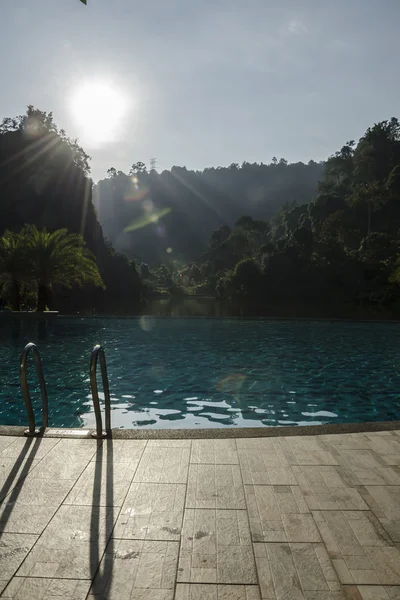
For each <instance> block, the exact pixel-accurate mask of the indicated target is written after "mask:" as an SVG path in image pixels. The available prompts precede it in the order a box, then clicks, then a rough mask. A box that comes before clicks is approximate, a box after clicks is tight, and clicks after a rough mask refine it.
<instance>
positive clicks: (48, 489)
mask: <svg viewBox="0 0 400 600" xmlns="http://www.w3.org/2000/svg"><path fill="white" fill-rule="evenodd" d="M35 475H36V474H35ZM74 483H75V480H74V479H60V480H56V479H36V476H32V477H29V478H27V479H24V480H23V481H21V482H20V483H19V484H18V486H16V487H15V488H14V490H13V491H12V492H11V494H10V495H8V496H6V498H5V499H4V501H3V503H2V506H4V505H5V504H8V503H12V504H15V503H16V502H17V503H18V504H21V505H25V506H59V505H60V504H61V503H62V502H63V500H64V498H65V497H66V496H67V494H68V492H69V491H70V489H71V488H72V486H73V485H74Z"/></svg>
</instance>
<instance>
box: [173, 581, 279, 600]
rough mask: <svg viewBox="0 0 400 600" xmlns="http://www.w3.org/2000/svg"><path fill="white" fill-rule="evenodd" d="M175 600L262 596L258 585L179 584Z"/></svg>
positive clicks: (240, 599) (257, 598)
mask: <svg viewBox="0 0 400 600" xmlns="http://www.w3.org/2000/svg"><path fill="white" fill-rule="evenodd" d="M274 598H275V596H274ZM175 600H261V596H260V588H259V587H258V585H215V584H212V583H178V584H177V586H176V593H175Z"/></svg>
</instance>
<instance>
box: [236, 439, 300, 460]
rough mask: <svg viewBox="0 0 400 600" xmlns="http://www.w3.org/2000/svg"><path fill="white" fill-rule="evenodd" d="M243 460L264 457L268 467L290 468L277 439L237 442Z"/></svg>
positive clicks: (239, 440)
mask: <svg viewBox="0 0 400 600" xmlns="http://www.w3.org/2000/svg"><path fill="white" fill-rule="evenodd" d="M236 445H237V448H238V452H239V460H240V456H242V457H243V460H245V459H246V457H247V456H248V457H251V456H254V455H262V457H263V462H264V465H265V466H266V467H289V461H288V459H287V458H286V456H285V453H284V451H283V449H282V447H281V445H280V443H279V440H278V439H277V438H244V439H238V440H236Z"/></svg>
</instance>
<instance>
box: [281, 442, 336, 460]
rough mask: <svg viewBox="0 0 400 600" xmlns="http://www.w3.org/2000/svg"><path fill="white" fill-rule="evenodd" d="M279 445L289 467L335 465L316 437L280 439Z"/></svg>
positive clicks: (328, 452) (330, 455) (329, 453)
mask: <svg viewBox="0 0 400 600" xmlns="http://www.w3.org/2000/svg"><path fill="white" fill-rule="evenodd" d="M279 443H280V445H281V447H282V449H283V452H284V453H285V456H286V458H287V459H288V461H289V464H291V465H325V466H327V465H337V464H338V463H337V461H336V459H335V458H334V457H333V456H332V454H331V452H330V451H329V450H327V449H326V448H325V446H324V445H323V444H322V443H321V442H320V440H319V439H318V438H317V437H316V436H310V437H306V436H304V437H282V438H279Z"/></svg>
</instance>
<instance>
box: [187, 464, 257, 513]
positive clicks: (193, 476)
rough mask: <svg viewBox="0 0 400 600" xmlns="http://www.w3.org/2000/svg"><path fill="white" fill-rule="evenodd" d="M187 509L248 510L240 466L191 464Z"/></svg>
mask: <svg viewBox="0 0 400 600" xmlns="http://www.w3.org/2000/svg"><path fill="white" fill-rule="evenodd" d="M186 508H221V509H223V508H228V509H229V508H230V509H246V503H245V499H244V490H243V484H242V476H241V474H240V468H239V465H203V464H191V465H190V467H189V479H188V487H187V496H186Z"/></svg>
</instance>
